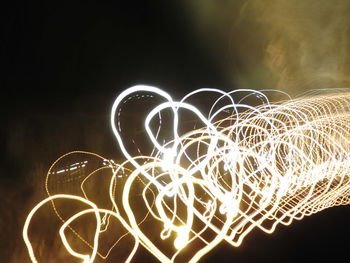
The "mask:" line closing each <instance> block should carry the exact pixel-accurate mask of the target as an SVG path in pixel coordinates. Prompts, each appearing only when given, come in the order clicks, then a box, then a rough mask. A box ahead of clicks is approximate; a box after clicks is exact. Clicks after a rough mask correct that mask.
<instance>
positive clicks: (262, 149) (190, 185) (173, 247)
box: [23, 85, 350, 263]
mask: <svg viewBox="0 0 350 263" xmlns="http://www.w3.org/2000/svg"><path fill="white" fill-rule="evenodd" d="M203 92H205V93H212V94H215V95H218V96H219V98H218V99H217V100H215V101H214V102H213V103H212V105H211V106H210V107H208V114H207V115H205V114H204V112H201V111H200V110H199V109H198V108H197V107H196V106H194V105H192V104H190V103H189V100H190V99H191V98H192V97H195V96H199V94H200V93H203ZM266 92H271V91H266ZM138 93H140V94H143V93H150V94H152V95H141V96H140V95H139V94H138ZM135 94H136V95H135ZM239 94H243V95H241V99H239ZM253 95H255V97H256V98H258V99H259V100H260V101H261V102H262V103H263V104H262V105H260V106H257V107H254V106H250V105H248V104H247V103H246V102H245V101H246V100H247V99H249V98H251V97H252V96H253ZM156 96H158V97H160V98H162V100H163V102H161V103H159V104H158V105H156V106H154V107H153V108H152V109H151V110H150V111H149V112H148V115H147V116H146V118H145V121H144V128H145V132H146V134H147V136H148V139H149V141H150V142H151V143H152V144H153V148H152V149H149V152H150V155H149V156H131V155H130V154H129V152H130V151H128V149H127V146H126V144H125V143H124V141H123V140H122V137H121V132H122V131H123V129H122V122H121V121H120V118H122V107H123V106H124V105H125V103H128V102H130V101H131V100H132V99H131V98H137V99H138V100H139V99H142V98H154V97H156ZM286 97H287V100H286V101H285V102H283V103H277V104H271V103H270V102H269V100H268V96H267V94H264V92H262V91H252V90H236V91H233V92H224V91H221V90H217V89H201V90H197V91H193V92H191V93H189V94H188V95H186V96H185V97H184V98H183V99H181V100H179V101H176V100H174V99H173V98H172V97H171V96H170V95H169V94H168V93H166V92H165V91H162V90H160V89H158V88H155V87H150V86H144V85H142V86H135V87H132V88H130V89H128V90H126V91H124V92H123V93H122V94H120V95H119V96H118V97H117V99H116V100H115V102H114V104H113V107H112V112H111V125H112V130H113V132H114V134H115V137H116V139H117V142H118V145H119V146H120V148H121V151H122V153H123V154H124V156H125V158H126V161H125V162H124V163H121V164H116V163H115V162H114V161H113V160H108V159H106V158H103V157H101V156H99V155H97V154H93V153H88V152H72V153H68V154H66V155H64V156H62V157H61V158H59V159H58V160H57V161H56V162H54V164H53V165H52V166H51V168H50V169H49V172H48V174H47V178H46V183H45V188H46V191H47V194H48V198H46V199H45V200H43V201H41V202H40V203H39V204H38V205H36V206H35V207H34V208H33V209H32V210H31V211H30V213H29V215H28V217H27V220H26V222H25V225H24V228H23V238H24V241H25V244H26V246H27V248H28V252H29V255H30V258H31V260H32V261H33V262H35V263H36V262H38V261H37V259H36V257H35V252H34V249H33V246H32V244H31V242H30V240H29V237H28V231H29V226H30V223H31V221H32V220H33V217H34V215H35V214H36V213H37V211H38V210H39V209H41V208H42V207H43V206H44V205H45V204H46V203H50V204H51V205H52V207H53V209H54V213H55V215H56V216H57V217H58V219H59V220H60V221H61V222H62V225H61V228H60V229H59V236H60V238H61V240H62V243H63V245H64V247H65V249H66V250H67V253H69V254H70V255H71V256H72V257H76V258H79V259H81V260H82V262H84V263H92V262H93V261H94V260H95V258H96V257H97V256H99V257H101V258H106V257H108V255H109V254H110V252H111V250H112V249H113V248H114V247H115V246H116V245H117V244H118V242H119V241H120V240H121V239H122V238H123V237H124V236H126V235H131V236H132V237H133V239H134V247H133V249H132V251H131V252H130V254H129V256H128V257H127V259H126V262H130V261H131V260H132V257H133V256H134V254H135V253H136V250H137V248H138V246H139V244H141V245H142V246H143V247H144V248H145V249H147V250H148V251H149V252H150V253H151V254H153V255H154V256H155V257H156V258H157V259H158V260H159V261H161V262H168V263H172V262H175V261H176V259H177V257H181V253H182V251H183V249H184V248H185V247H186V246H191V245H192V244H193V243H196V242H197V243H198V242H199V243H200V244H201V246H199V248H198V249H197V251H195V252H194V254H193V255H192V257H191V258H189V259H188V260H187V262H191V263H194V262H197V261H199V260H200V258H201V257H202V256H203V255H205V254H206V253H208V252H209V251H210V250H211V249H213V248H214V247H215V246H217V245H218V244H219V243H220V242H222V241H226V242H228V243H229V244H231V245H232V246H239V245H240V244H241V243H242V242H243V239H244V238H245V236H246V235H247V234H249V233H250V232H251V231H252V230H253V229H254V228H259V229H261V230H262V231H265V232H266V233H272V232H273V231H274V230H275V229H276V226H277V225H278V224H283V225H290V224H291V223H292V221H293V220H296V219H297V220H300V219H302V218H303V217H304V216H308V215H311V214H314V213H317V212H318V211H321V210H323V209H326V208H328V207H332V206H338V205H346V204H349V203H350V175H349V170H350V157H349V152H350V129H349V126H350V108H349V107H348V105H350V93H349V92H348V93H346V92H345V93H336V94H328V95H323V96H320V95H319V96H314V97H308V98H299V99H295V100H292V99H291V98H289V97H288V96H287V95H286ZM224 100H225V101H228V104H225V105H222V103H223V102H224ZM169 110H170V112H171V113H172V116H173V119H172V120H171V121H170V122H171V125H172V129H171V130H169V131H168V134H170V135H171V137H172V140H170V141H168V142H167V143H163V142H164V140H162V139H161V138H160V134H161V131H163V130H162V129H163V126H162V125H163V123H165V122H169V120H162V119H161V116H162V115H161V112H162V111H169ZM184 112H186V114H188V113H191V114H192V116H193V118H194V119H195V120H196V121H199V123H201V124H202V127H201V128H199V129H196V130H190V131H188V132H184V133H181V132H180V129H179V126H180V124H181V122H182V116H183V115H182V114H185V113H184ZM156 117H158V118H160V120H159V122H158V123H159V126H158V127H156V129H154V128H153V127H151V123H154V122H152V120H154V119H155V118H156ZM153 130H155V131H156V132H153ZM162 141H163V142H162ZM133 142H134V143H135V144H136V142H135V141H134V140H133ZM135 146H136V147H137V145H135ZM78 153H79V154H84V155H86V156H92V157H95V158H97V159H98V160H100V167H98V168H95V169H92V170H91V169H90V170H91V171H89V172H87V174H86V175H84V177H83V178H82V180H81V184H80V191H81V194H80V195H81V196H80V195H68V194H56V195H52V194H51V192H50V190H49V181H50V180H49V178H50V177H51V176H54V175H57V174H60V176H61V177H62V176H65V173H66V172H67V173H69V171H74V170H77V169H79V168H84V169H87V170H89V165H91V163H90V162H88V161H83V162H76V163H74V164H72V165H70V166H65V167H66V168H65V169H59V170H56V171H55V172H51V171H52V170H55V169H53V168H54V166H55V165H56V164H58V163H59V162H60V161H61V160H62V159H64V158H68V156H70V155H74V154H78ZM130 166H133V168H132V167H130ZM105 170H108V171H110V177H109V188H108V193H106V196H107V197H108V200H109V203H108V204H106V207H109V208H108V209H107V208H106V207H99V206H98V202H97V201H95V200H94V198H93V196H94V195H93V194H92V193H90V192H89V187H88V183H89V181H90V180H91V179H92V178H93V177H95V176H96V175H97V173H99V172H101V171H105ZM120 184H122V191H120V190H117V189H120V188H118V187H119V186H120ZM136 185H141V187H142V191H141V192H140V191H139V192H138V193H136V192H135V190H133V189H134V187H135V186H136ZM96 187H98V185H97V186H96ZM90 191H91V189H90ZM134 195H139V196H140V198H139V199H138V200H139V202H140V204H139V205H142V206H144V207H145V209H146V211H147V213H146V214H145V215H142V216H140V215H138V213H139V212H138V211H137V208H135V203H134V201H133V200H134V199H133V196H134ZM57 199H68V200H75V201H79V202H82V203H85V204H86V205H88V206H90V207H91V208H89V209H85V210H82V211H79V212H77V213H75V214H73V215H72V216H71V217H70V218H68V219H64V218H63V217H62V216H61V212H60V211H59V209H58V208H57V206H56V203H55V202H56V201H57ZM91 213H93V214H94V215H95V218H96V223H95V224H96V227H95V229H94V232H93V233H94V235H93V236H94V238H93V242H92V243H90V242H89V241H87V240H85V239H84V238H83V237H82V236H81V235H79V234H78V232H77V231H75V230H74V228H73V227H72V225H73V224H72V223H73V222H74V221H77V219H79V218H80V217H82V216H83V215H85V214H91ZM111 217H113V218H114V219H116V220H117V221H118V222H120V224H121V226H122V227H123V228H124V229H125V230H126V231H127V233H128V234H124V235H122V236H121V237H119V239H118V240H117V241H116V242H115V243H114V244H113V245H112V246H111V247H110V248H109V249H108V251H107V253H105V254H104V255H103V254H102V252H100V249H99V238H100V236H101V233H108V231H112V230H111V229H110V222H111V221H110V219H111ZM149 220H153V221H154V222H160V223H161V225H162V226H163V228H162V229H159V230H158V232H157V230H152V233H148V232H147V231H146V230H145V229H144V228H143V226H142V225H143V224H144V223H145V222H146V221H149ZM67 229H69V230H70V231H71V232H72V233H73V234H74V236H75V237H76V238H77V239H78V240H81V241H82V242H83V243H85V244H87V245H88V246H89V247H90V249H91V253H90V254H81V253H79V252H77V251H75V250H74V249H73V248H72V247H71V245H70V241H69V240H68V239H67V237H66V235H65V231H66V230H67ZM155 234H158V236H159V237H160V242H164V243H167V244H170V245H169V249H168V250H169V251H164V249H160V246H159V244H157V243H156V240H157V239H156V238H155V237H154V235H155Z"/></svg>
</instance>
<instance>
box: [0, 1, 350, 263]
mask: <svg viewBox="0 0 350 263" xmlns="http://www.w3.org/2000/svg"><path fill="white" fill-rule="evenodd" d="M240 2H242V1H240ZM2 5H3V4H2ZM0 10H1V11H0V12H1V36H0V45H1V49H0V52H1V55H0V56H1V57H0V61H1V80H0V81H1V82H0V83H1V91H0V92H1V93H0V94H1V106H0V110H1V112H0V113H1V115H0V118H1V119H0V120H1V129H0V132H1V136H0V140H1V141H0V145H1V151H2V157H1V161H0V176H1V181H0V183H1V186H0V191H1V192H0V196H1V198H2V200H1V211H0V212H1V217H0V218H1V219H0V223H1V225H0V226H1V236H2V238H1V247H0V254H1V255H2V261H3V262H18V261H16V255H14V254H15V253H16V254H17V253H25V250H24V249H23V247H24V244H23V242H22V240H21V236H20V231H21V228H22V225H23V220H24V217H25V215H26V214H27V213H28V211H29V208H30V207H31V206H33V204H34V203H35V202H37V201H38V199H37V198H35V196H36V195H35V193H36V191H37V190H38V188H40V187H42V186H41V185H38V184H37V182H38V181H40V180H41V179H40V178H41V177H42V176H44V174H45V172H46V170H47V169H48V168H49V166H50V164H51V163H52V162H53V161H54V160H55V159H56V158H57V157H59V156H60V155H62V154H64V153H66V152H68V151H71V150H88V151H91V152H96V153H99V154H101V155H104V156H107V157H110V158H113V159H116V160H118V158H120V153H119V151H118V148H117V145H116V143H114V138H113V135H112V132H111V129H110V126H109V113H110V112H109V111H110V107H111V105H112V102H113V100H114V99H115V97H116V96H117V95H118V94H119V93H120V92H121V91H122V90H124V89H126V88H128V87H130V86H132V85H135V84H149V85H155V86H158V87H161V88H163V89H165V90H166V91H168V92H169V93H171V94H172V95H174V97H176V98H180V97H181V96H183V95H184V94H185V93H187V92H189V91H191V90H194V89H197V88H203V87H213V88H221V89H224V90H232V89H234V88H236V86H235V85H234V84H232V83H233V82H232V76H228V75H227V74H226V73H224V72H223V70H222V64H220V63H218V62H217V61H218V58H217V57H216V56H217V54H216V53H215V52H214V51H213V48H208V45H207V44H208V43H203V38H199V37H198V35H197V34H196V33H195V32H193V26H192V24H191V23H192V20H191V19H190V17H191V13H189V11H188V9H185V8H184V6H183V2H179V3H177V2H176V1H151V0H148V1H20V0H17V1H11V3H10V4H7V5H6V6H2V7H1V8H0ZM214 37H215V36H214V35H213V38H214ZM206 38H207V39H211V36H210V35H209V36H206ZM211 41H212V42H215V39H211ZM218 41H219V40H218ZM231 41H232V42H230V48H231V50H230V52H229V51H228V53H230V55H228V56H229V58H230V65H231V66H232V65H234V68H239V67H240V65H241V64H242V62H241V59H238V58H237V59H236V60H235V56H234V55H232V54H235V52H232V50H233V51H234V50H235V46H237V49H238V48H239V47H240V39H239V38H234V39H231ZM221 52H222V51H221ZM240 56H242V54H240ZM38 178H39V179H38ZM349 219H350V211H349V208H347V207H338V208H332V209H329V210H326V211H323V212H320V213H319V214H317V215H314V216H311V217H308V218H305V219H304V220H302V221H300V222H294V223H293V224H292V226H289V227H284V226H279V227H278V228H277V230H276V232H275V233H274V234H272V235H267V234H264V233H262V232H260V231H258V230H256V231H253V232H252V233H250V235H248V237H247V238H246V240H245V242H243V245H242V246H241V247H239V248H232V247H229V246H226V245H224V244H223V245H221V246H220V247H219V248H216V249H214V250H213V251H212V252H211V253H210V254H209V255H207V256H205V257H204V258H203V260H202V261H201V262H327V261H332V262H337V260H336V259H335V258H341V257H344V258H345V259H344V260H345V261H346V258H347V256H348V245H349V242H350V238H349V235H350V226H349ZM142 253H143V252H141V253H139V254H138V255H137V258H136V260H135V261H136V262H144V261H143V260H144V258H143V254H142ZM149 260H150V261H149V262H152V259H149ZM27 261H29V260H27ZM27 261H25V262H27ZM111 261H113V260H111ZM111 261H107V262H111ZM21 262H24V261H21Z"/></svg>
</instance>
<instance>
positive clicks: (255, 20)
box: [184, 0, 350, 95]
mask: <svg viewBox="0 0 350 263" xmlns="http://www.w3.org/2000/svg"><path fill="white" fill-rule="evenodd" d="M184 3H185V1H184ZM184 6H186V9H185V10H186V12H185V13H186V14H187V15H188V16H190V17H191V18H192V19H193V23H194V26H193V31H194V32H195V34H198V37H199V38H200V39H201V40H205V41H203V42H205V43H207V45H208V47H209V48H211V50H212V53H213V57H216V59H217V60H219V61H220V63H221V66H222V70H223V71H225V72H226V75H227V77H228V78H229V79H230V80H231V81H232V83H233V84H235V85H236V86H239V87H240V88H252V89H260V88H274V89H281V90H285V91H288V92H289V93H291V94H292V95H296V94H300V93H301V92H303V91H305V90H309V89H319V88H331V87H346V86H348V84H349V81H350V77H349V74H350V68H349V67H350V55H349V44H350V19H349V16H348V14H349V13H350V1H348V0H336V1H328V0H309V1H289V0H271V1H259V0H241V1H215V0H205V1H189V2H188V1H186V4H184Z"/></svg>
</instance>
